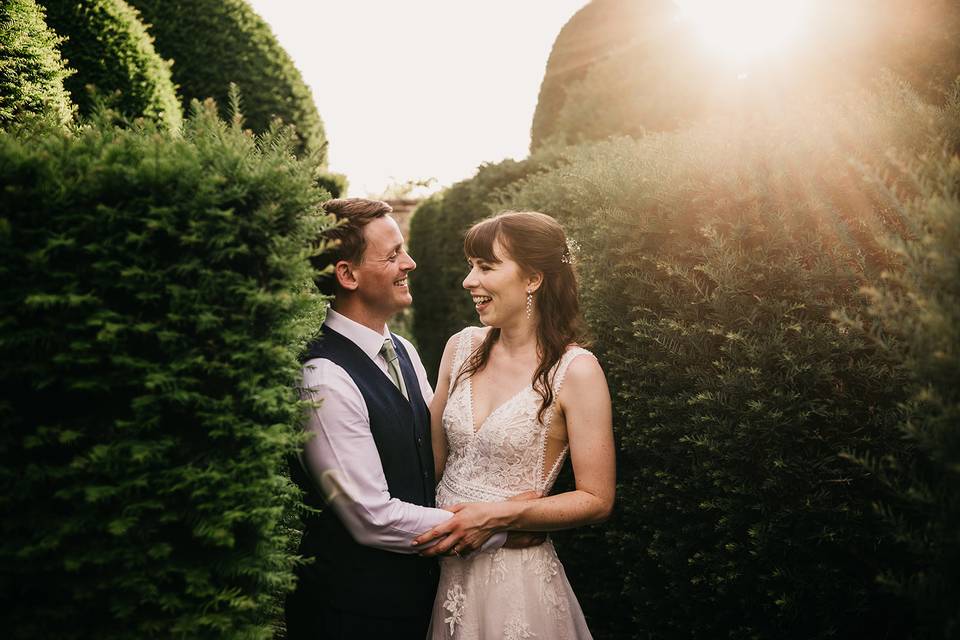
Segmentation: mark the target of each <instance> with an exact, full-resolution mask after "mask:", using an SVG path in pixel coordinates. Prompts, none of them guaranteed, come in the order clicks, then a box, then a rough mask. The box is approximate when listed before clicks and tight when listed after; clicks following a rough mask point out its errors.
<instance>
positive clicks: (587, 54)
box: [530, 0, 671, 151]
mask: <svg viewBox="0 0 960 640" xmlns="http://www.w3.org/2000/svg"><path fill="white" fill-rule="evenodd" d="M670 8H671V4H670V3H669V2H668V1H664V0H642V1H641V2H638V1H637V0H593V1H592V2H590V3H588V4H587V5H586V6H584V7H583V8H582V9H580V10H579V11H577V13H575V14H574V15H573V17H571V18H570V19H569V20H568V21H567V23H566V24H565V25H564V26H563V28H562V29H561V30H560V33H559V34H558V35H557V39H556V40H555V41H554V43H553V48H552V49H551V51H550V57H549V58H548V59H547V66H546V69H545V71H544V74H543V81H542V82H541V84H540V94H539V97H538V98H537V107H536V110H535V111H534V114H533V124H532V126H531V129H530V150H531V151H536V150H537V149H539V148H540V146H541V145H542V144H543V143H545V142H546V141H547V140H548V139H549V138H550V137H551V136H553V135H554V134H555V133H557V129H558V126H557V122H556V120H557V117H558V115H559V114H560V111H561V109H562V108H563V105H564V104H565V102H566V97H567V89H568V87H569V86H570V85H572V84H575V83H576V82H578V81H579V80H581V79H583V77H584V76H585V75H586V73H587V71H588V70H589V69H590V68H591V67H593V65H595V64H597V63H599V62H601V61H603V60H606V59H608V58H610V57H611V56H614V57H617V56H618V55H619V54H620V52H621V51H622V50H623V49H624V48H626V47H629V46H630V45H631V44H632V43H633V42H634V41H635V40H636V39H637V38H638V37H640V33H641V32H642V30H643V25H644V23H645V22H646V21H648V20H650V19H651V17H652V16H655V15H658V14H660V13H662V12H665V11H667V10H668V9H670Z"/></svg>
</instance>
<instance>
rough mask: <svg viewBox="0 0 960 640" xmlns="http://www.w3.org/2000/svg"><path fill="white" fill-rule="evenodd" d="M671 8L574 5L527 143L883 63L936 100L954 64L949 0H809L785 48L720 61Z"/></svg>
mask: <svg viewBox="0 0 960 640" xmlns="http://www.w3.org/2000/svg"><path fill="white" fill-rule="evenodd" d="M678 13H679V8H678V7H677V5H676V4H675V3H673V2H670V1H669V0H646V1H645V2H625V1H623V0H595V1H594V2H592V3H591V4H589V5H587V6H586V7H584V9H583V10H581V12H580V14H578V15H577V16H574V18H573V19H571V21H570V22H569V23H568V25H567V26H566V27H564V30H563V31H561V33H560V35H559V36H558V37H557V41H556V43H555V44H554V50H553V53H551V57H550V62H549V63H548V65H547V70H546V74H545V75H544V80H543V85H542V87H541V96H540V102H539V104H538V106H537V109H536V112H535V114H534V121H533V137H532V146H531V148H534V149H536V148H538V146H539V145H541V144H543V143H544V142H545V141H546V140H549V139H551V138H555V139H556V140H557V141H559V142H561V143H563V144H577V143H580V142H583V141H591V140H603V139H605V138H607V137H609V136H616V135H624V134H625V135H631V136H634V137H640V136H642V135H645V134H646V133H648V132H655V131H672V130H677V129H680V128H682V127H684V126H687V125H688V124H690V123H691V122H695V121H697V120H699V119H701V118H705V117H731V118H745V117H753V115H754V114H757V113H764V112H767V113H773V114H775V113H777V112H778V111H779V110H780V109H782V108H783V105H785V104H790V103H792V102H795V101H798V100H810V99H811V98H812V97H814V96H817V97H819V99H821V100H831V99H834V97H836V96H840V95H843V94H845V93H846V92H848V91H850V90H851V89H852V88H854V87H857V86H869V85H870V83H872V82H874V81H875V80H876V78H877V76H878V75H879V74H880V73H881V72H882V70H883V69H885V68H886V69H890V70H893V71H894V72H895V73H896V74H897V75H898V76H900V77H902V78H904V79H906V80H907V81H909V82H910V83H911V84H912V85H913V86H914V87H917V88H918V89H919V90H921V91H920V93H921V95H922V96H923V97H924V99H926V100H928V101H931V102H934V103H936V104H943V103H944V102H945V97H946V94H947V93H948V92H949V88H950V86H951V84H952V82H953V79H954V78H955V77H956V76H957V75H958V74H960V4H958V3H956V2H950V1H949V0H890V1H889V2H884V3H880V4H877V3H876V2H872V1H871V0H856V1H848V2H843V3H833V4H830V3H819V4H817V6H816V7H815V11H813V12H812V15H811V17H810V20H811V24H809V25H808V26H807V28H806V30H805V35H804V37H803V39H802V41H800V42H799V43H798V44H797V46H796V47H795V49H794V50H793V51H792V52H791V54H790V55H784V56H775V55H769V56H765V57H762V58H760V57H758V58H757V59H754V60H752V61H747V62H742V63H740V65H739V66H733V65H732V63H731V64H730V65H724V64H721V63H720V61H719V59H718V58H719V57H718V55H717V54H716V52H711V51H709V50H708V49H706V48H705V47H704V46H703V38H702V37H701V35H700V34H699V33H698V32H697V30H696V28H695V25H694V24H693V22H692V21H691V20H682V19H678ZM589 16H593V18H592V20H588V19H586V18H587V17H589ZM601 18H602V20H603V21H602V22H600V19H601ZM608 24H615V25H617V26H616V27H606V28H601V27H603V26H604V25H608ZM587 43H589V45H590V46H589V47H587ZM581 49H584V50H583V51H581ZM574 61H576V62H574Z"/></svg>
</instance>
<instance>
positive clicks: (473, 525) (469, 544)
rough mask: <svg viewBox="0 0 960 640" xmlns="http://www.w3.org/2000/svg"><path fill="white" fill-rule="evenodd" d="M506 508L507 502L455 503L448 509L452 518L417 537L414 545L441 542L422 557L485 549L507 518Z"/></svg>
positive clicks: (421, 553)
mask: <svg viewBox="0 0 960 640" xmlns="http://www.w3.org/2000/svg"><path fill="white" fill-rule="evenodd" d="M504 507H505V503H502V502H466V503H463V504H455V505H453V506H451V507H448V508H447V510H448V511H451V512H453V517H452V518H450V519H449V520H447V521H446V522H444V523H443V524H439V525H437V526H436V527H434V528H433V529H431V530H430V531H427V532H426V533H422V534H420V535H419V536H417V537H416V538H414V540H413V545H414V546H417V545H421V544H424V543H426V542H430V541H432V540H437V543H436V544H434V545H433V546H431V547H428V548H426V549H424V550H423V551H421V552H420V555H422V556H427V557H430V556H438V555H466V554H468V553H470V552H471V551H475V550H477V549H479V548H480V547H482V546H483V543H484V542H486V541H487V539H488V538H489V537H490V536H492V535H493V534H494V533H496V532H497V531H498V530H499V529H500V527H499V525H498V523H499V522H500V520H501V519H502V517H503V516H504V515H505V508H504Z"/></svg>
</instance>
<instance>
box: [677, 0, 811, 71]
mask: <svg viewBox="0 0 960 640" xmlns="http://www.w3.org/2000/svg"><path fill="white" fill-rule="evenodd" d="M675 2H676V4H677V5H678V6H679V7H680V15H679V16H678V19H680V20H689V21H690V22H691V23H692V24H693V25H694V27H695V29H696V31H697V32H698V33H699V34H700V36H701V37H702V39H703V42H704V44H705V45H706V46H707V47H708V49H709V50H710V51H711V52H713V53H714V54H716V55H718V56H720V57H721V58H722V59H723V60H725V61H726V62H730V63H733V64H737V65H742V64H745V63H747V62H749V61H751V60H753V59H756V58H759V57H762V56H767V55H771V54H774V53H780V52H784V51H786V50H787V49H788V48H789V47H791V46H792V45H793V44H795V43H796V41H797V40H798V39H799V38H800V36H801V35H802V34H803V32H804V31H805V28H806V26H807V23H808V20H809V15H810V12H811V0H675Z"/></svg>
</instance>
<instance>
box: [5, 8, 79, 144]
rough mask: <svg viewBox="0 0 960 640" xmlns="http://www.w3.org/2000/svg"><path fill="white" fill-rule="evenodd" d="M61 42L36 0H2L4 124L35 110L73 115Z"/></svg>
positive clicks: (64, 117)
mask: <svg viewBox="0 0 960 640" xmlns="http://www.w3.org/2000/svg"><path fill="white" fill-rule="evenodd" d="M59 46H60V40H59V39H58V38H57V36H56V35H55V34H54V33H53V32H52V31H51V30H50V29H49V28H47V25H46V23H45V22H44V19H43V9H41V8H40V7H39V6H37V3H36V2H34V0H3V1H2V2H0V128H6V127H8V126H9V125H11V124H13V123H15V122H24V121H27V120H31V119H33V118H36V117H37V116H49V117H51V118H52V119H53V120H54V121H55V122H58V123H60V124H62V125H66V124H68V123H69V122H70V121H71V120H72V118H73V105H72V104H71V102H70V96H69V95H68V94H67V92H66V90H65V89H64V88H63V79H64V78H65V77H67V75H68V73H67V70H66V68H65V67H64V65H63V60H62V59H61V58H60V50H59Z"/></svg>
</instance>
